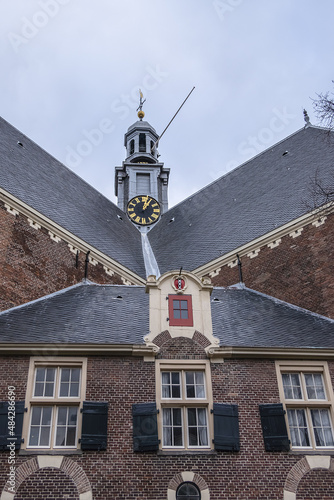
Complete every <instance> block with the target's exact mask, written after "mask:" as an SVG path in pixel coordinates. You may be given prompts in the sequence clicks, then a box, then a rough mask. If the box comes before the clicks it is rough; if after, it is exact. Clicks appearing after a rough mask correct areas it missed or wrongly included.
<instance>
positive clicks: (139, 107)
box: [137, 89, 146, 120]
mask: <svg viewBox="0 0 334 500" xmlns="http://www.w3.org/2000/svg"><path fill="white" fill-rule="evenodd" d="M139 97H140V99H139V106H138V108H137V111H138V113H137V114H138V118H140V119H141V120H142V119H143V118H144V116H145V113H144V111H143V104H144V102H146V99H144V100H143V97H144V96H143V93H142V91H141V90H140V89H139Z"/></svg>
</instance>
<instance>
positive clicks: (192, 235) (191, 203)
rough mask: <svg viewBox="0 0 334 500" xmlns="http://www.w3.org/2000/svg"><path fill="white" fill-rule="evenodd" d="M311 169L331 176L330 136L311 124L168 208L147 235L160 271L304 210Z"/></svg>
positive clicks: (189, 263)
mask: <svg viewBox="0 0 334 500" xmlns="http://www.w3.org/2000/svg"><path fill="white" fill-rule="evenodd" d="M286 151H288V153H287V154H285V155H283V153H284V152H286ZM315 172H317V175H318V177H319V178H321V179H324V180H326V179H327V180H328V179H329V177H330V176H333V172H334V140H333V139H332V140H330V139H329V133H328V131H327V130H325V129H320V128H318V127H312V126H310V127H308V128H303V129H301V130H299V131H297V132H296V133H294V134H293V135H291V136H289V137H287V138H286V139H284V140H283V141H281V142H279V143H277V144H276V145H274V146H273V147H271V148H269V149H267V150H266V151H264V152H263V153H261V154H259V155H258V156H256V157H254V158H253V159H251V160H250V161H247V162H246V163H244V164H243V165H241V166H240V167H238V168H236V169H235V170H233V171H232V172H230V173H228V174H226V175H225V176H223V177H221V178H220V179H218V180H217V181H215V182H213V183H212V184H210V185H208V186H206V187H205V188H203V189H202V190H200V191H199V192H197V193H196V194H194V195H192V196H190V197H189V198H187V199H186V200H184V201H183V202H182V203H180V204H178V205H177V206H175V207H173V208H171V209H170V210H169V211H168V212H166V213H165V214H164V215H163V216H162V218H161V220H160V222H159V223H158V224H157V225H156V226H154V227H153V228H152V230H151V231H150V232H149V235H148V237H149V240H150V243H151V246H152V248H153V251H154V254H155V257H156V259H157V261H158V265H159V269H160V272H161V273H164V272H166V271H168V270H170V269H178V268H180V267H181V266H182V267H183V269H187V270H190V271H192V270H194V269H196V268H197V267H199V266H202V265H204V264H206V263H208V262H210V261H212V260H213V259H215V258H217V257H219V256H220V255H224V254H226V253H228V252H230V251H233V250H234V249H236V248H238V247H240V246H241V245H244V244H246V243H248V242H250V241H252V240H254V239H255V238H258V237H260V236H262V235H264V234H266V233H268V232H269V231H272V230H274V229H276V228H278V227H280V226H282V225H284V224H286V223H288V222H289V221H291V220H293V219H295V218H297V217H299V216H301V215H303V214H304V213H306V212H308V211H309V209H308V208H307V205H306V203H307V200H309V193H310V186H311V182H312V180H313V179H314V176H315ZM332 178H333V177H332ZM171 221H172V222H171Z"/></svg>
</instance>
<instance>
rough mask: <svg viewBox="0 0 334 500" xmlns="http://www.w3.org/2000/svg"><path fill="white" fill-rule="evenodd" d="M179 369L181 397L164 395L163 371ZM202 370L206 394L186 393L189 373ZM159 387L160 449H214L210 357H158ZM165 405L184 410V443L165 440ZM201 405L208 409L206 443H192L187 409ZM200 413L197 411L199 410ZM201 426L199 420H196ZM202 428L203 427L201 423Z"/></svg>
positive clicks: (176, 370) (157, 377) (157, 382)
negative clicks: (192, 358) (195, 395)
mask: <svg viewBox="0 0 334 500" xmlns="http://www.w3.org/2000/svg"><path fill="white" fill-rule="evenodd" d="M164 372H178V373H180V397H177V398H176V397H174V398H173V397H170V398H168V397H163V394H162V373H164ZM187 372H201V373H203V375H204V392H205V395H204V397H197V398H196V397H194V398H191V397H187V392H186V373H187ZM156 388H157V407H158V409H159V413H158V433H159V439H160V449H162V450H167V451H173V450H176V451H177V450H178V451H182V450H210V449H212V448H213V445H212V439H213V435H212V433H213V417H212V414H211V411H210V410H211V409H212V407H213V404H212V386H211V370H210V362H209V361H208V360H203V361H202V360H182V361H181V360H157V361H156ZM166 408H177V409H180V410H181V424H182V441H183V442H182V446H173V445H165V444H164V440H163V437H164V436H163V429H164V422H163V414H164V409H166ZM189 408H198V409H205V412H206V433H207V436H206V437H207V444H206V445H190V444H189V441H190V438H189V429H190V426H189V423H188V409H189ZM196 414H197V412H196ZM197 427H198V421H197ZM200 427H201V426H200Z"/></svg>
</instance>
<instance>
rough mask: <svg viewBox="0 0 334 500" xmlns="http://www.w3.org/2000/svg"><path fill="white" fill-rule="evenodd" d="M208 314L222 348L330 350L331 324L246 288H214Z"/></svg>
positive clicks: (333, 338) (333, 325)
mask: <svg viewBox="0 0 334 500" xmlns="http://www.w3.org/2000/svg"><path fill="white" fill-rule="evenodd" d="M211 312H212V325H213V334H214V335H215V336H216V337H218V338H219V340H220V344H221V345H222V346H234V347H287V348H289V347H290V348H308V347H310V348H323V349H326V348H328V349H333V348H334V320H332V319H329V318H325V317H324V316H319V315H318V314H314V313H312V312H310V311H307V310H306V309H302V308H300V307H296V306H293V305H291V304H288V303H287V302H283V301H280V300H278V299H275V298H273V297H270V296H269V295H265V294H262V293H259V292H256V291H254V290H250V289H249V288H233V287H230V288H220V287H217V288H214V289H213V292H212V296H211Z"/></svg>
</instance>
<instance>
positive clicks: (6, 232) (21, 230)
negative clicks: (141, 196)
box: [0, 201, 123, 310]
mask: <svg viewBox="0 0 334 500" xmlns="http://www.w3.org/2000/svg"><path fill="white" fill-rule="evenodd" d="M85 259H86V255H85V254H84V253H83V252H79V255H78V264H77V263H76V254H75V253H73V252H71V250H70V248H69V246H68V244H67V243H66V242H65V241H63V240H61V241H59V242H57V241H54V240H52V239H51V238H50V235H49V234H48V231H47V230H46V229H45V228H43V227H41V228H38V229H35V228H34V227H32V226H31V225H30V224H29V222H28V219H27V217H25V216H24V215H22V214H19V215H12V214H11V213H9V212H8V211H7V210H6V209H5V207H4V204H3V203H2V202H1V201H0V269H1V277H0V310H6V309H9V308H10V307H14V306H17V305H20V304H24V303H25V302H29V301H30V300H34V299H38V298H40V297H43V296H44V295H47V294H49V293H53V292H56V291H58V290H62V289H63V288H66V287H68V286H71V285H74V284H76V283H79V282H80V281H81V280H82V279H83V278H84V276H85ZM88 278H89V279H90V280H91V281H94V282H95V283H101V284H116V285H120V284H123V282H122V280H121V277H120V276H119V275H117V274H116V273H115V274H114V275H113V276H109V275H108V274H107V273H106V272H105V271H104V269H103V266H102V265H101V264H97V265H96V266H94V265H93V264H89V266H88Z"/></svg>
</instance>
